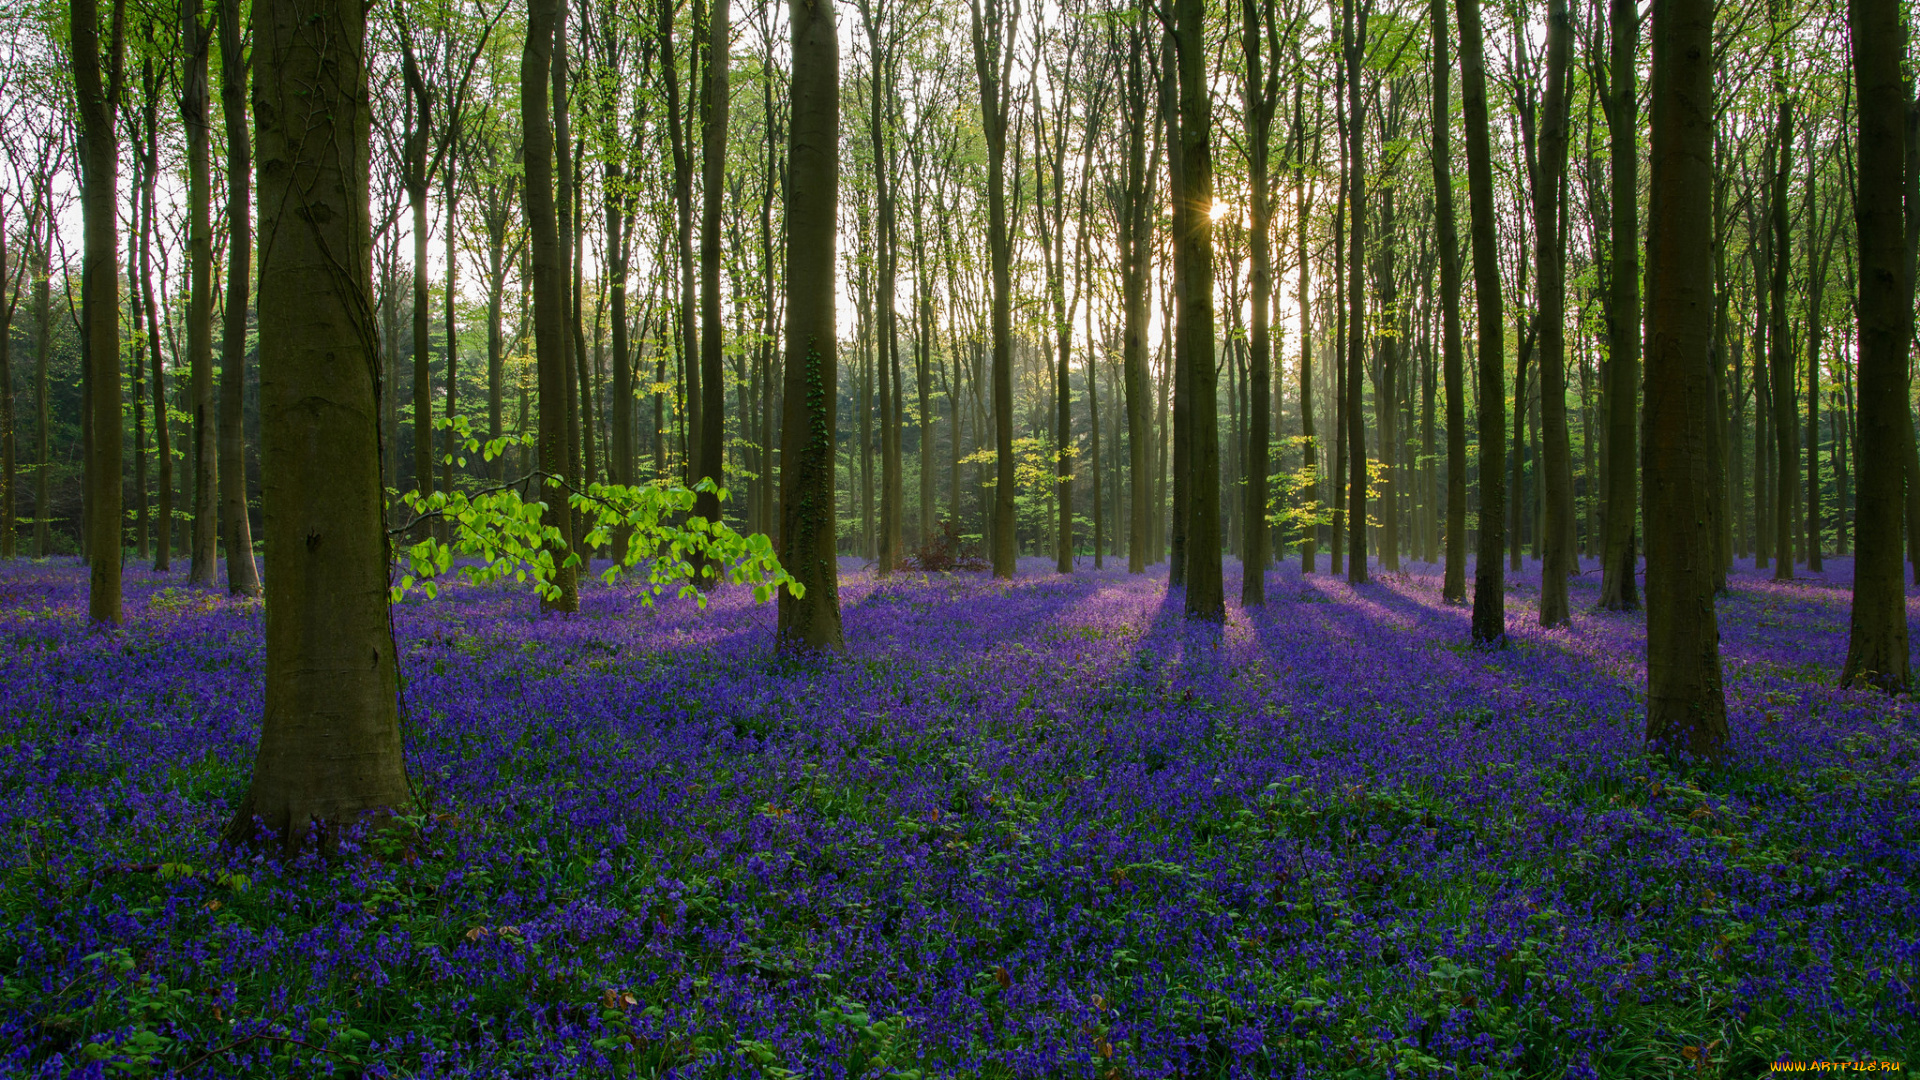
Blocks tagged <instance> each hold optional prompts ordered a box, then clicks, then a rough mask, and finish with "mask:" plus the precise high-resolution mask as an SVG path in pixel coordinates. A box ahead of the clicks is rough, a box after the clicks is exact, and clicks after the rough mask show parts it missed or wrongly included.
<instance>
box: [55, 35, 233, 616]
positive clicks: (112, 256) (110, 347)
mask: <svg viewBox="0 0 1920 1080" xmlns="http://www.w3.org/2000/svg"><path fill="white" fill-rule="evenodd" d="M124 12H125V5H124V3H123V2H122V0H115V2H114V5H113V13H112V23H111V27H110V29H109V38H108V44H107V55H106V56H105V57H104V58H103V57H102V56H101V48H100V13H99V8H98V6H97V4H96V3H95V0H74V2H73V3H72V4H71V5H69V15H70V17H71V22H70V27H71V31H72V35H73V36H72V46H73V54H72V55H73V73H74V96H75V98H76V99H77V101H78V104H79V112H80V164H81V195H80V198H81V209H82V211H83V218H84V222H85V226H86V249H85V259H84V262H83V263H82V269H81V300H82V313H83V314H82V323H83V325H84V326H85V329H86V340H85V348H84V350H83V355H84V357H85V363H86V371H87V375H88V379H89V381H90V384H91V385H90V387H89V392H88V393H87V395H86V398H85V400H86V403H87V404H86V409H87V413H86V415H87V416H88V417H89V419H90V420H91V421H92V426H93V432H92V440H91V443H90V445H89V447H88V451H89V452H88V455H87V458H88V461H87V480H86V493H87V499H86V519H85V520H86V529H85V535H86V552H87V563H88V572H87V618H88V619H89V620H90V621H92V622H96V623H118V622H120V618H121V613H120V558H121V532H122V528H121V523H120V516H121V515H120V509H121V506H120V499H121V474H120V468H121V418H120V396H121V395H120V245H119V237H120V232H119V225H120V221H119V215H118V213H117V203H118V189H119V150H120V144H119V137H118V134H117V132H116V131H115V130H114V121H115V114H116V113H117V112H118V111H119V106H120V83H121V72H122V44H123V42H124V40H125V39H124V34H123V27H124V25H125V22H124ZM205 55H206V54H205V53H204V52H202V53H201V58H202V60H201V63H202V64H203V65H204V63H205ZM103 63H104V65H105V67H106V70H105V71H104V72H103V71H102V66H103ZM201 89H202V110H201V111H202V116H203V118H204V115H205V86H204V81H203V84H202V88H201ZM201 139H202V145H203V150H202V154H201V158H200V161H201V163H202V165H203V166H204V164H205V162H206V156H205V152H204V140H205V130H204V127H203V129H202V132H201ZM201 191H202V193H203V194H204V192H205V186H204V173H203V181H202V188H201Z"/></svg>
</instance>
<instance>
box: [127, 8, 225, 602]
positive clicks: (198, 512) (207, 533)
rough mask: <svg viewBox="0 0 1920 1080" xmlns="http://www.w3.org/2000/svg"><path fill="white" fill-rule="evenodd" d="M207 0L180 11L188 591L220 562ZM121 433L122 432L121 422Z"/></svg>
mask: <svg viewBox="0 0 1920 1080" xmlns="http://www.w3.org/2000/svg"><path fill="white" fill-rule="evenodd" d="M200 12H201V7H200V0H183V2H182V4H181V7H180V35H181V48H182V49H183V50H184V51H185V53H186V57H185V68H184V70H183V73H182V76H181V84H180V119H181V122H182V125H183V126H184V127H185V128H186V136H187V253H186V258H187V281H188V284H187V378H188V379H189V380H190V386H191V388H192V389H191V391H190V393H191V397H190V399H189V400H190V401H191V406H190V408H191V411H192V414H193V420H192V424H193V427H192V431H193V543H192V545H191V551H192V556H193V559H192V563H191V564H190V565H189V567H188V570H187V584H189V585H198V586H204V587H207V588H212V587H213V583H214V578H215V577H216V576H217V575H218V569H219V568H218V563H219V547H218V546H219V519H220V509H219V506H220V504H219V498H220V484H219V475H220V474H219V452H220V426H219V416H218V413H217V411H216V405H215V402H214V385H213V226H212V224H211V222H210V221H209V204H210V202H211V198H212V196H211V192H210V190H209V189H210V185H211V179H210V175H209V174H210V172H211V167H210V165H209V163H208V160H207V159H208V142H209V137H210V133H209V130H208V129H209V118H208V110H207V48H208V40H207V38H208V35H207V29H206V27H205V26H203V25H201V20H200ZM114 426H115V429H116V430H118V426H119V425H118V424H117V423H116V424H115V425H114Z"/></svg>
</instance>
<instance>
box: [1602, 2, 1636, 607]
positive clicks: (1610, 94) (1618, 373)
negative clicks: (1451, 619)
mask: <svg viewBox="0 0 1920 1080" xmlns="http://www.w3.org/2000/svg"><path fill="white" fill-rule="evenodd" d="M1607 17H1608V31H1609V41H1610V43H1611V60H1610V62H1609V63H1608V65H1607V67H1606V69H1605V72H1604V74H1605V76H1606V78H1605V79H1604V80H1602V81H1601V86H1600V88H1599V94H1600V100H1601V104H1602V107H1603V108H1604V109H1605V111H1606V117H1607V138H1608V147H1609V153H1610V164H1609V184H1610V191H1609V195H1608V202H1609V205H1610V206H1611V207H1612V210H1613V222H1612V233H1613V235H1612V244H1613V250H1612V255H1613V265H1612V267H1611V268H1610V269H1609V271H1608V275H1609V276H1608V282H1607V285H1608V299H1609V302H1608V305H1607V320H1608V321H1607V374H1606V394H1605V399H1606V411H1607V494H1606V539H1605V542H1604V545H1603V546H1602V548H1601V554H1600V606H1601V607H1603V608H1605V609H1607V610H1608V611H1632V610H1634V609H1635V608H1638V607H1639V606H1640V595H1639V589H1638V587H1637V586H1636V585H1635V582H1634V571H1635V569H1636V563H1637V561H1638V560H1637V558H1636V556H1635V552H1634V542H1633V538H1634V531H1635V522H1634V518H1635V516H1636V514H1637V512H1638V510H1639V505H1638V495H1639V489H1640V486H1639V473H1640V469H1639V454H1638V452H1637V449H1636V446H1635V441H1636V439H1637V438H1638V435H1639V425H1638V424H1637V423H1636V422H1635V421H1636V420H1637V419H1638V417H1639V399H1640V215H1639V201H1640V147H1639V142H1638V136H1639V129H1638V125H1637V113H1638V109H1639V104H1640V97H1639V90H1638V88H1637V85H1636V84H1637V81H1638V80H1637V79H1636V77H1635V76H1636V75H1637V74H1638V72H1639V64H1638V62H1637V61H1636V59H1635V55H1634V54H1635V51H1636V49H1637V48H1638V45H1639V41H1640V14H1639V10H1638V4H1637V0H1611V3H1610V6H1609V9H1608V16H1607ZM1597 66H1598V65H1596V67H1597Z"/></svg>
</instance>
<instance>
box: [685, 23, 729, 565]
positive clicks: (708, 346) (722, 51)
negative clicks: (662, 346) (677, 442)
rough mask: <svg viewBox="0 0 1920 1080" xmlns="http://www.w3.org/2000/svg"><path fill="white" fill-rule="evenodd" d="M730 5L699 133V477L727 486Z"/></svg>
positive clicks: (705, 505)
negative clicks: (725, 230) (724, 249)
mask: <svg viewBox="0 0 1920 1080" xmlns="http://www.w3.org/2000/svg"><path fill="white" fill-rule="evenodd" d="M727 15H728V2H727V0H713V4H712V7H710V8H709V9H708V15H707V20H708V24H707V25H708V29H707V38H708V44H709V46H710V47H711V48H712V50H713V52H712V55H711V56H709V57H708V59H707V62H706V83H705V89H704V91H703V93H702V94H701V96H702V97H703V98H704V99H705V100H704V101H703V102H702V104H703V106H704V108H703V109H702V110H701V112H702V116H701V128H700V192H701V204H700V382H699V394H700V424H699V428H698V432H699V437H700V438H699V442H700V467H699V472H698V474H697V475H698V476H699V477H700V478H701V479H704V480H712V481H713V482H714V483H715V484H717V485H725V484H726V482H727V473H726V448H727V439H726V420H725V415H726V383H725V381H724V380H725V376H724V374H723V371H722V367H721V364H722V360H723V359H724V358H723V356H722V354H721V350H722V345H723V342H722V338H721V331H722V329H723V326H722V323H721V319H720V245H721V241H722V237H721V234H720V212H721V210H722V208H723V207H724V205H725V197H726V188H727V111H728V105H729V104H730V102H729V96H730V95H729V88H730V86H731V83H730V82H729V80H728V67H729V63H728V61H729V58H730V57H731V56H732V49H731V46H732V42H733V35H732V31H731V30H730V28H729V27H728V20H727ZM693 512H694V515H695V516H696V517H703V518H706V519H707V520H708V521H712V522H718V521H720V520H721V517H720V497H719V495H718V494H716V493H714V492H701V494H700V496H699V498H698V499H697V500H696V502H695V504H694V511H693ZM701 570H702V573H703V575H705V574H711V575H712V576H710V577H708V576H703V577H702V578H701V580H700V584H701V586H702V587H704V588H709V589H711V588H712V587H713V586H714V585H717V584H719V580H720V578H719V570H720V568H719V567H710V566H705V565H704V564H703V565H702V567H701Z"/></svg>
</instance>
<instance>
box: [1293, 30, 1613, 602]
mask: <svg viewBox="0 0 1920 1080" xmlns="http://www.w3.org/2000/svg"><path fill="white" fill-rule="evenodd" d="M1622 2H1623V3H1624V2H1626V0H1622ZM1431 3H1432V8H1431V17H1432V22H1433V92H1432V95H1431V96H1432V99H1433V123H1432V125H1431V127H1432V131H1433V191H1434V218H1435V222H1436V225H1437V233H1438V239H1437V243H1438V246H1439V248H1440V252H1439V254H1440V366H1441V378H1442V379H1443V381H1444V382H1445V383H1446V398H1447V406H1446V408H1447V530H1446V532H1447V535H1446V545H1447V549H1446V569H1445V570H1444V572H1443V573H1442V576H1441V584H1440V598H1441V599H1442V600H1445V601H1447V602H1448V603H1454V604H1457V603H1461V602H1463V601H1465V600H1466V598H1467V407H1466V400H1465V393H1466V387H1465V386H1464V385H1463V383H1464V382H1465V381H1466V380H1465V379H1464V377H1463V373H1462V370H1461V362H1462V356H1461V354H1462V352H1463V351H1464V349H1463V348H1462V346H1461V342H1460V238H1459V235H1458V232H1457V226H1456V225H1455V216H1454V208H1453V118H1452V106H1451V104H1450V102H1449V93H1450V88H1449V87H1448V85H1447V80H1448V77H1449V76H1450V75H1451V74H1452V67H1453V61H1452V60H1451V59H1450V58H1449V57H1448V55H1447V53H1448V50H1447V46H1448V31H1447V0H1431ZM1303 235H1304V234H1303Z"/></svg>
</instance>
